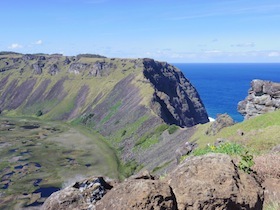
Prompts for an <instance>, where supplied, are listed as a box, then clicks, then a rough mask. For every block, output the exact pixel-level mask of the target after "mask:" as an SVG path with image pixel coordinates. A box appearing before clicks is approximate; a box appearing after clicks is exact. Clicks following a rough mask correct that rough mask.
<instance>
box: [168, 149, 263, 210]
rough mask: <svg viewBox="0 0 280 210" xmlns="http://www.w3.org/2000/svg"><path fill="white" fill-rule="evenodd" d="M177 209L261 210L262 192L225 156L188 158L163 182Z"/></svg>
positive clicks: (250, 178)
mask: <svg viewBox="0 0 280 210" xmlns="http://www.w3.org/2000/svg"><path fill="white" fill-rule="evenodd" d="M166 181H167V183H168V184H169V185H170V187H171V188H172V190H173V192H174V194H175V197H176V201H177V203H178V209H190V210H192V209H193V210H196V209H262V203H263V190H262V188H261V187H260V184H259V183H258V182H257V181H256V180H255V179H254V178H253V177H251V176H250V175H248V174H246V173H244V172H242V171H239V170H238V168H237V166H236V165H235V164H234V163H233V161H232V159H231V158H230V157H229V156H228V155H224V154H208V155H204V156H198V157H190V158H188V159H186V160H185V161H184V162H183V163H182V164H180V165H179V166H178V167H177V168H176V169H175V170H174V171H172V172H171V173H170V174H169V175H168V176H167V178H166Z"/></svg>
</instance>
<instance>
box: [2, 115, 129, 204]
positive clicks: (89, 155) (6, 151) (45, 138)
mask: <svg viewBox="0 0 280 210" xmlns="http://www.w3.org/2000/svg"><path fill="white" fill-rule="evenodd" d="M0 145H1V147H0V176H1V177H2V179H1V182H0V186H2V187H4V186H5V185H6V184H8V189H0V193H1V194H2V193H5V196H10V195H11V196H12V197H13V198H16V197H17V196H18V195H22V194H23V193H27V194H30V195H31V194H32V192H33V191H34V190H36V189H37V188H38V186H35V185H34V184H33V183H34V182H35V181H36V180H38V179H42V181H41V182H40V186H41V187H42V186H45V187H47V186H52V187H61V186H62V184H63V183H64V182H67V181H68V180H69V179H73V178H75V177H76V176H77V175H82V176H85V177H87V176H88V177H89V176H93V175H96V176H97V175H100V174H104V175H105V176H109V177H112V178H117V177H119V165H120V164H119V161H118V158H117V156H116V153H115V151H114V150H113V149H112V148H111V147H110V146H109V145H108V144H107V143H106V141H105V140H104V139H103V137H102V136H100V135H99V134H97V133H94V132H93V131H91V130H88V129H87V128H85V127H82V126H74V127H73V126H70V125H68V124H65V123H61V122H54V121H42V120H38V119H34V118H31V117H29V118H19V117H17V118H15V117H13V118H12V117H9V118H8V117H5V118H4V117H1V118H0ZM130 167H131V166H130ZM26 199H27V200H26V202H29V201H28V197H27V198H26ZM0 208H1V204H0Z"/></svg>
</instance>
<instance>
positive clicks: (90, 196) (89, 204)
mask: <svg viewBox="0 0 280 210" xmlns="http://www.w3.org/2000/svg"><path fill="white" fill-rule="evenodd" d="M112 183H113V182H106V181H105V180H104V178H102V177H92V178H90V179H86V180H84V181H82V182H76V183H75V184H74V185H72V186H69V187H66V188H65V189H63V190H60V191H58V192H55V193H53V194H52V195H51V196H50V197H49V198H48V199H47V200H46V201H45V203H44V205H43V206H42V210H65V209H68V210H71V209H73V210H74V209H93V208H94V206H95V203H96V202H97V201H98V200H100V199H101V198H102V197H103V196H104V195H105V194H106V192H107V191H108V190H110V189H112V186H111V184H112Z"/></svg>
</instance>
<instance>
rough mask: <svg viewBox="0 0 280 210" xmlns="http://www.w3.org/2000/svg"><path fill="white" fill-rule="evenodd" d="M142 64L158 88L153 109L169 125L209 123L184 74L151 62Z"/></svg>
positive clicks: (197, 97)
mask: <svg viewBox="0 0 280 210" xmlns="http://www.w3.org/2000/svg"><path fill="white" fill-rule="evenodd" d="M143 64H144V71H143V73H144V76H145V77H146V78H147V79H148V80H149V81H150V82H151V83H152V84H153V86H154V89H155V92H154V95H153V100H152V101H151V106H152V109H153V110H154V112H155V113H156V114H157V115H159V116H160V117H161V118H162V119H163V120H164V121H165V122H166V123H167V124H176V125H179V126H181V127H190V126H193V125H196V124H198V123H206V122H208V121H209V120H208V115H207V112H206V109H205V107H204V105H203V103H202V101H201V99H200V96H199V94H198V92H197V91H196V89H195V88H194V87H193V86H192V84H191V83H190V82H189V81H188V80H187V79H186V78H185V77H184V75H183V73H182V72H180V71H179V70H178V69H176V68H175V67H173V66H171V65H168V64H167V63H163V62H155V61H154V60H152V59H144V60H143Z"/></svg>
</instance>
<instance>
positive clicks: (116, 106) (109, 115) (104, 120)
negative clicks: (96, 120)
mask: <svg viewBox="0 0 280 210" xmlns="http://www.w3.org/2000/svg"><path fill="white" fill-rule="evenodd" d="M121 105H122V102H121V101H118V102H117V103H116V104H115V105H114V106H112V107H111V108H110V112H109V113H108V114H107V116H106V117H104V118H103V119H102V120H101V124H104V123H106V122H107V121H109V120H110V118H111V117H112V116H113V115H114V114H116V112H117V111H118V109H119V107H120V106H121Z"/></svg>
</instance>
